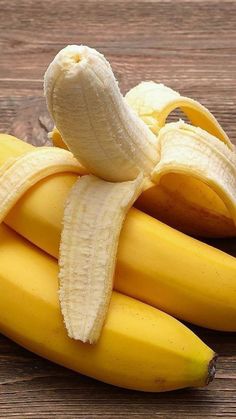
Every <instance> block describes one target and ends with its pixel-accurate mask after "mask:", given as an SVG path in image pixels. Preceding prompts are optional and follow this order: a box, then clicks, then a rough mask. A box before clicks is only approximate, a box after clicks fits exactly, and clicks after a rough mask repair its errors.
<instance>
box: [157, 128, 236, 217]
mask: <svg viewBox="0 0 236 419" xmlns="http://www.w3.org/2000/svg"><path fill="white" fill-rule="evenodd" d="M158 138H159V141H160V146H161V159H160V161H159V163H158V164H157V166H156V167H155V169H154V170H153V172H152V180H153V181H154V182H155V183H157V182H158V181H159V180H160V178H161V177H162V176H164V175H166V174H168V173H181V174H185V175H188V176H193V177H194V178H196V179H199V180H201V181H202V182H204V183H206V184H207V185H208V186H210V187H211V189H212V190H213V191H215V192H216V193H217V194H218V195H219V197H220V198H221V199H222V201H223V202H224V203H225V205H226V207H227V208H228V210H229V213H230V214H231V216H232V219H233V220H234V222H235V224H236V154H235V153H232V151H231V150H229V148H228V147H227V146H226V145H225V144H224V143H223V142H220V141H219V140H218V139H217V138H216V137H214V136H212V135H210V134H209V133H207V132H206V131H204V130H202V129H201V128H196V127H193V126H191V125H188V124H185V123H184V122H182V121H180V122H173V123H171V124H166V125H165V127H163V128H162V129H161V130H160V132H159V136H158Z"/></svg>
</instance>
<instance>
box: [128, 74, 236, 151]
mask: <svg viewBox="0 0 236 419" xmlns="http://www.w3.org/2000/svg"><path fill="white" fill-rule="evenodd" d="M125 98H126V100H127V102H128V104H129V105H130V106H131V107H132V108H133V109H134V111H135V112H136V113H137V114H138V115H139V117H140V118H141V119H142V120H143V121H144V122H145V123H146V124H147V125H148V127H149V128H150V129H151V131H153V132H154V133H155V134H158V132H159V130H160V129H161V128H162V127H163V126H164V125H165V123H166V119H167V118H168V116H169V114H170V113H171V112H172V111H173V110H175V109H177V108H180V109H181V110H182V111H183V112H184V114H185V115H186V116H187V117H188V119H189V120H190V122H191V123H192V124H193V125H194V126H196V127H200V128H202V129H204V130H205V131H207V132H209V134H212V135H214V136H215V137H217V138H219V139H220V140H221V141H223V142H224V143H225V144H227V146H228V147H229V148H230V149H231V150H232V149H233V145H232V143H231V141H230V139H229V137H228V136H227V134H226V133H225V131H224V130H223V128H222V127H221V126H220V124H219V123H218V121H217V120H216V118H215V117H214V116H213V115H212V113H211V112H210V111H209V110H208V109H207V108H205V106H203V105H201V104H200V103H199V102H197V101H195V100H193V99H191V98H188V97H184V96H181V95H180V94H179V93H178V92H176V91H175V90H173V89H171V88H169V87H167V86H165V85H164V84H162V83H155V82H153V81H147V82H141V83H140V84H138V85H137V86H135V87H134V88H133V89H131V90H130V91H129V92H128V93H127V94H126V96H125Z"/></svg>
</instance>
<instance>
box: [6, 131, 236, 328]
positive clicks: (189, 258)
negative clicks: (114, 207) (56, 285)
mask: <svg viewBox="0 0 236 419" xmlns="http://www.w3.org/2000/svg"><path fill="white" fill-rule="evenodd" d="M14 150H15V152H14ZM28 150H32V146H30V145H28V144H26V143H24V142H22V141H20V140H16V139H15V138H13V137H10V136H6V135H0V156H1V157H0V164H3V163H4V162H5V161H6V160H7V159H8V158H9V157H14V156H15V154H16V155H20V154H24V153H25V152H27V151H28ZM76 180H77V175H76V174H72V173H67V174H66V173H65V174H64V173H63V174H56V175H53V176H51V177H49V178H47V179H45V180H42V181H41V182H40V183H38V184H37V185H35V186H34V187H33V188H31V189H30V190H29V191H28V192H27V194H26V195H25V196H24V197H23V198H21V199H20V200H19V201H18V202H17V204H16V205H15V206H14V208H13V210H11V212H10V214H9V215H8V216H7V217H6V219H5V222H6V223H7V224H8V225H9V226H11V227H12V228H13V229H14V230H15V231H17V232H18V233H19V234H21V235H22V236H24V237H26V238H27V239H28V240H29V241H31V242H32V243H34V244H36V245H37V246H39V247H40V248H41V249H44V250H45V251H46V252H48V253H49V254H51V255H52V256H54V257H58V253H59V242H60V234H61V224H62V219H63V211H64V202H65V201H66V199H67V196H68V193H69V191H70V189H71V187H72V186H73V185H74V184H75V182H76ZM49 196H50V197H51V199H50V200H49V199H48V197H49ZM114 286H115V289H116V290H118V291H120V292H122V293H124V294H127V295H130V296H133V297H135V298H138V299H140V300H142V301H145V302H147V303H149V304H151V305H153V306H156V307H159V308H161V309H162V310H164V311H166V312H168V313H170V314H173V315H174V316H176V317H178V318H180V319H184V320H186V321H189V322H192V323H195V324H198V325H200V326H204V327H209V328H212V329H218V330H225V331H230V330H231V331H236V304H235V302H236V260H235V258H233V257H231V256H229V255H227V254H225V253H223V252H221V251H219V250H217V249H214V248H212V247H210V246H208V245H206V244H204V243H201V242H199V241H197V240H195V239H192V238H190V237H188V236H186V235H184V234H182V233H180V232H178V231H176V230H174V229H172V228H170V227H168V226H166V225H164V224H162V223H161V222H159V221H158V220H155V219H154V218H152V217H150V216H148V215H146V214H144V213H142V212H140V211H138V210H135V209H134V208H132V209H131V210H130V211H129V213H128V216H127V218H126V220H125V223H124V226H123V229H122V231H121V236H120V241H119V247H118V255H117V269H116V275H115V284H114ZM180 302H181V304H180Z"/></svg>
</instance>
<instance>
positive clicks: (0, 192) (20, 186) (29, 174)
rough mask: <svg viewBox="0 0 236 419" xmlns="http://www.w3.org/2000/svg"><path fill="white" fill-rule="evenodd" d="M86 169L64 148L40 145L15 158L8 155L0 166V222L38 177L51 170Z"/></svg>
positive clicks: (59, 171)
mask: <svg viewBox="0 0 236 419" xmlns="http://www.w3.org/2000/svg"><path fill="white" fill-rule="evenodd" d="M68 171H69V172H74V173H78V174H80V175H83V174H84V173H86V171H85V169H84V168H83V167H82V166H81V165H80V164H79V163H78V161H77V160H76V159H75V158H74V157H73V155H72V154H71V153H70V152H69V151H66V150H62V149H59V148H52V147H41V148H38V149H36V150H34V151H30V152H28V153H26V154H24V155H23V156H20V157H18V158H16V159H9V160H7V161H6V163H5V164H4V165H3V166H2V167H1V170H0V222H2V221H3V220H4V218H5V217H6V215H7V214H8V212H9V211H10V210H11V209H12V208H13V206H14V205H15V204H16V202H17V201H18V200H19V199H20V198H21V197H22V196H23V194H24V193H25V192H26V191H27V190H28V189H29V188H31V187H32V186H33V185H35V184H36V183H37V182H39V181H40V180H42V179H44V178H45V177H47V176H50V175H52V174H55V173H62V172H68Z"/></svg>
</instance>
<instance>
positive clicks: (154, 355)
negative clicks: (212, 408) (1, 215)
mask: <svg viewBox="0 0 236 419" xmlns="http://www.w3.org/2000/svg"><path fill="white" fill-rule="evenodd" d="M57 271H58V266H57V263H56V261H55V260H54V259H53V258H51V257H50V256H48V255H46V254H45V253H44V252H41V251H40V250H39V249H37V248H36V247H34V246H32V245H31V244H30V243H29V242H27V241H25V240H23V239H22V238H20V237H19V236H18V235H17V234H15V233H14V232H13V231H11V230H10V229H9V228H7V227H6V226H4V225H3V224H2V226H0V331H1V332H2V333H3V334H5V335H6V336H8V337H9V338H11V339H13V340H14V341H15V342H17V343H18V344H20V345H22V346H24V347H25V348H27V349H29V350H31V351H33V352H35V353H36V354H38V355H41V356H43V357H45V358H47V359H49V360H51V361H53V362H56V363H58V364H61V365H63V366H65V367H68V368H70V369H73V370H75V371H78V372H80V373H82V374H85V375H89V376H90V377H94V378H96V379H99V380H101V381H104V382H107V383H111V384H114V385H117V386H120V387H125V388H130V389H136V390H142V391H167V390H173V389H177V388H182V387H200V386H204V385H207V384H208V382H209V381H211V380H212V379H213V377H214V373H215V356H214V353H213V352H212V350H211V349H210V348H208V347H207V346H206V345H205V344H204V343H203V342H202V341H201V340H200V339H199V338H198V337H197V336H196V335H194V333H192V332H191V331H190V330H189V329H187V327H185V326H184V325H182V324H181V323H180V322H178V321H177V320H175V319H174V318H172V317H170V316H168V315H167V314H165V313H162V312H161V311H159V310H157V309H155V308H153V307H151V306H148V305H146V304H143V303H141V302H139V301H137V300H134V299H133V298H130V297H127V296H124V295H122V294H119V293H117V292H113V295H112V299H111V304H110V307H109V312H108V316H107V318H106V322H105V325H104V328H103V330H102V334H101V337H100V339H99V342H98V343H97V344H96V345H94V346H91V345H88V344H83V343H81V342H78V341H75V340H73V339H70V338H68V336H67V334H66V330H65V329H64V327H63V323H62V319H61V313H60V308H59V301H58V296H57V293H58V281H57Z"/></svg>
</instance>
